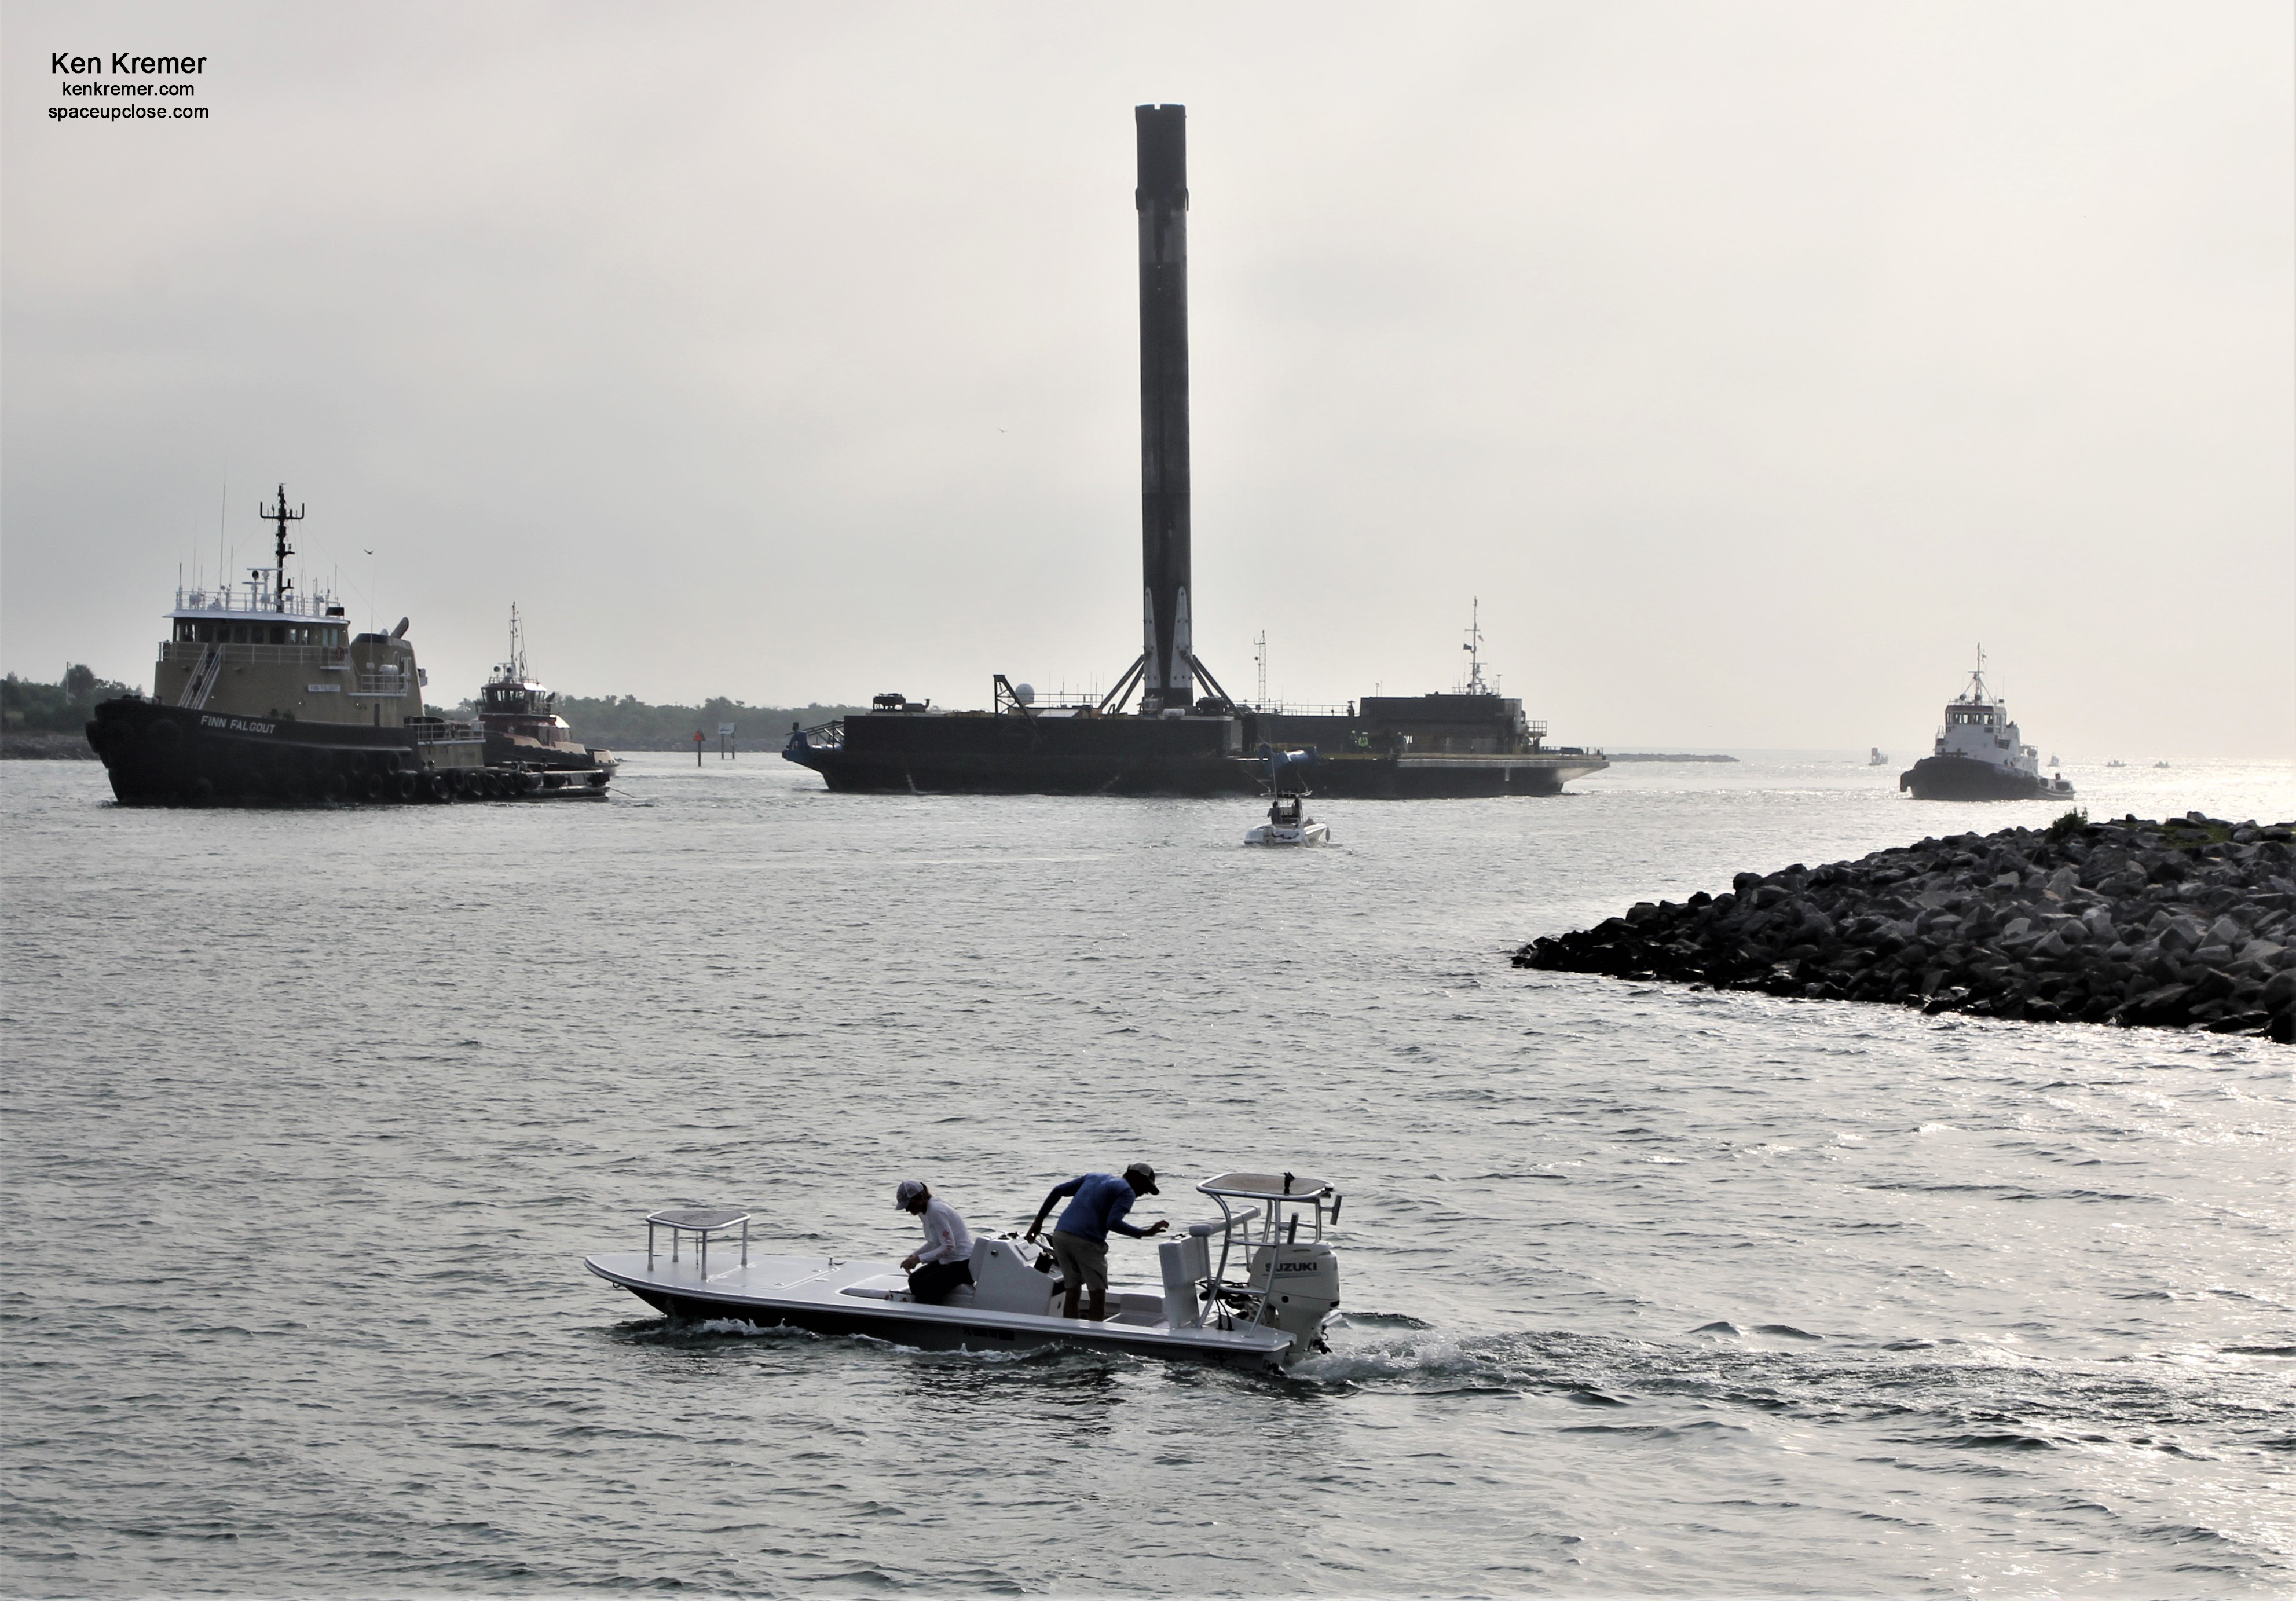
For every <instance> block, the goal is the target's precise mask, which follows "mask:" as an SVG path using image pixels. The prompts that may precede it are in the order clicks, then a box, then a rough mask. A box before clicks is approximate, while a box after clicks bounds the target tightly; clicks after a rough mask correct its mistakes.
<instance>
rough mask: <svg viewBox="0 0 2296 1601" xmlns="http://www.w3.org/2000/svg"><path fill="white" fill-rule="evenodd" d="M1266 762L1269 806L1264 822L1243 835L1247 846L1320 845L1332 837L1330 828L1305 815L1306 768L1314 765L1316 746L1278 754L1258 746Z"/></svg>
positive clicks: (1271, 747)
mask: <svg viewBox="0 0 2296 1601" xmlns="http://www.w3.org/2000/svg"><path fill="white" fill-rule="evenodd" d="M1259 754H1260V757H1261V759H1263V760H1265V761H1266V762H1267V789H1268V794H1269V797H1270V799H1269V803H1268V807H1267V822H1265V823H1263V824H1261V825H1259V827H1258V828H1255V829H1253V830H1251V832H1250V833H1247V834H1245V835H1244V836H1243V842H1244V843H1245V844H1247V845H1323V844H1328V843H1329V842H1331V838H1332V830H1331V827H1330V825H1327V824H1323V823H1318V822H1316V819H1315V818H1313V817H1309V816H1308V768H1311V767H1313V766H1314V765H1315V762H1316V747H1315V746H1313V745H1309V746H1308V748H1307V749H1306V750H1304V751H1278V750H1276V749H1275V748H1274V747H1273V746H1270V745H1262V746H1260V747H1259Z"/></svg>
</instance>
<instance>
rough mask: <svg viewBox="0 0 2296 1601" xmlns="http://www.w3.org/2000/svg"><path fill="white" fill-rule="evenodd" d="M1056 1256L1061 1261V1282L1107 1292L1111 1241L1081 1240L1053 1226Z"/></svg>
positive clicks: (1083, 1288)
mask: <svg viewBox="0 0 2296 1601" xmlns="http://www.w3.org/2000/svg"><path fill="white" fill-rule="evenodd" d="M1053 1260H1054V1261H1055V1262H1058V1263H1059V1264H1060V1268H1061V1283H1062V1284H1063V1285H1066V1286H1067V1287H1068V1288H1069V1289H1070V1290H1071V1291H1079V1290H1081V1291H1089V1292H1091V1293H1094V1294H1097V1295H1102V1296H1105V1295H1106V1294H1107V1293H1108V1242H1107V1241H1106V1240H1080V1239H1078V1237H1077V1236H1074V1235H1072V1234H1062V1232H1061V1231H1060V1230H1059V1229H1057V1228H1055V1229H1054V1230H1053Z"/></svg>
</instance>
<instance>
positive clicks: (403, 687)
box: [351, 673, 413, 695]
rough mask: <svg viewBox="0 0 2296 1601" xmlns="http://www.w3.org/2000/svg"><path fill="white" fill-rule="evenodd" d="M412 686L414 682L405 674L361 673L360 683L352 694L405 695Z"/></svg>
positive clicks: (359, 676)
mask: <svg viewBox="0 0 2296 1601" xmlns="http://www.w3.org/2000/svg"><path fill="white" fill-rule="evenodd" d="M412 684H413V680H412V679H410V678H408V677H407V676H406V674H405V673H361V674H359V675H358V683H357V686H356V687H355V688H353V690H352V691H351V693H352V694H362V695H403V694H406V692H407V690H408V688H409V687H410V686H412Z"/></svg>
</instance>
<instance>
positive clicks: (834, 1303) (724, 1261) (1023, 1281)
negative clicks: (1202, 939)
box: [583, 1172, 1343, 1369]
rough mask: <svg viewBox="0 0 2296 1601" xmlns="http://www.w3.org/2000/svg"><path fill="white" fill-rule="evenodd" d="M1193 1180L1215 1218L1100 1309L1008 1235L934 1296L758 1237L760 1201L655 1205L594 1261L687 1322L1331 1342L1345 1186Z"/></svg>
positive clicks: (1113, 1340) (892, 1336) (1097, 1340)
mask: <svg viewBox="0 0 2296 1601" xmlns="http://www.w3.org/2000/svg"><path fill="white" fill-rule="evenodd" d="M1196 1189H1197V1191H1198V1192H1199V1193H1200V1194H1202V1195H1209V1196H1210V1197H1211V1199H1212V1200H1213V1201H1214V1202H1215V1203H1217V1204H1218V1207H1219V1211H1220V1215H1219V1217H1218V1219H1215V1220H1211V1221H1207V1222H1201V1223H1191V1224H1189V1225H1188V1226H1187V1227H1186V1228H1185V1230H1183V1231H1182V1232H1181V1233H1180V1234H1179V1235H1178V1236H1177V1237H1176V1238H1171V1239H1166V1240H1162V1241H1160V1242H1159V1243H1158V1245H1157V1258H1158V1266H1159V1268H1160V1270H1161V1280H1162V1282H1161V1283H1159V1284H1152V1285H1115V1284H1111V1285H1110V1286H1109V1290H1108V1301H1107V1311H1108V1316H1107V1318H1105V1320H1103V1321H1100V1322H1094V1321H1092V1320H1091V1319H1089V1318H1063V1317H1062V1316H1061V1315H1060V1311H1061V1302H1062V1285H1061V1281H1060V1280H1059V1279H1058V1278H1057V1277H1054V1274H1053V1273H1052V1271H1051V1269H1050V1266H1049V1264H1050V1260H1051V1259H1050V1257H1049V1255H1047V1254H1046V1253H1043V1252H1039V1251H1038V1249H1037V1247H1036V1246H1034V1245H1032V1244H1027V1243H1026V1242H1024V1241H1022V1240H1020V1239H1016V1238H1014V1237H1013V1236H1011V1235H1005V1236H1002V1237H999V1238H994V1239H992V1238H990V1237H988V1236H986V1235H976V1236H973V1242H972V1261H971V1265H972V1283H971V1284H970V1285H959V1286H958V1287H957V1288H956V1289H955V1290H952V1291H950V1292H949V1293H948V1298H947V1300H946V1301H941V1302H939V1303H937V1304H926V1303H923V1302H920V1301H916V1300H914V1298H913V1297H912V1296H911V1295H910V1293H909V1282H908V1278H907V1277H906V1275H905V1274H903V1273H902V1272H901V1270H900V1269H899V1268H898V1267H897V1266H896V1265H895V1264H894V1263H891V1262H877V1261H849V1260H842V1259H840V1258H837V1257H819V1256H767V1255H764V1254H761V1253H758V1252H754V1251H752V1249H751V1242H750V1214H749V1213H747V1212H744V1211H739V1210H737V1209H734V1208H691V1209H679V1210H672V1211H657V1212H653V1213H651V1214H649V1215H648V1217H647V1218H646V1220H645V1221H646V1248H645V1249H644V1251H632V1252H623V1253H620V1254H618V1255H611V1256H593V1257H589V1258H587V1259H586V1260H585V1261H584V1264H583V1265H584V1266H586V1268H589V1270H590V1271H591V1272H593V1273H594V1274H596V1275H597V1276H598V1277H600V1278H603V1279H604V1280H605V1281H606V1282H607V1283H609V1284H614V1285H620V1286H621V1287H622V1288H623V1289H626V1290H627V1291H629V1292H630V1293H631V1294H633V1295H635V1296H636V1297H637V1298H638V1299H639V1300H641V1301H644V1302H645V1303H646V1304H647V1305H648V1306H651V1307H653V1308H655V1309H656V1310H659V1311H660V1312H662V1313H664V1314H666V1315H667V1316H668V1317H669V1318H672V1319H673V1320H676V1321H680V1322H703V1321H709V1320H711V1319H716V1318H726V1319H730V1320H734V1321H737V1322H742V1323H749V1324H754V1325H757V1326H760V1327H773V1326H777V1325H786V1326H790V1327H792V1328H804V1329H810V1330H812V1331H814V1332H815V1333H816V1334H869V1335H872V1336H873V1337H875V1338H877V1339H880V1340H890V1341H892V1342H895V1343H897V1344H901V1345H914V1346H918V1347H921V1348H922V1349H924V1350H928V1351H1023V1350H1028V1349H1029V1348H1031V1347H1036V1346H1044V1345H1078V1346H1083V1347H1086V1348H1087V1349H1090V1350H1095V1351H1122V1352H1125V1353H1127V1354H1128V1355H1132V1356H1154V1357H1172V1358H1178V1359H1185V1360H1190V1361H1202V1362H1219V1363H1226V1364H1231V1365H1238V1366H1244V1367H1259V1368H1276V1369H1280V1368H1282V1367H1285V1366H1287V1365H1289V1364H1290V1363H1292V1362H1295V1361H1297V1360H1299V1359H1300V1358H1301V1357H1303V1356H1306V1355H1308V1353H1310V1352H1312V1351H1321V1350H1323V1349H1324V1340H1323V1330H1324V1324H1325V1323H1326V1322H1328V1321H1329V1320H1330V1318H1331V1317H1332V1314H1333V1312H1334V1311H1336V1310H1338V1308H1339V1304H1340V1269H1339V1262H1338V1259H1337V1258H1335V1257H1334V1256H1333V1254H1332V1248H1331V1247H1330V1246H1328V1245H1326V1244H1324V1225H1325V1224H1327V1223H1337V1222H1338V1221H1339V1217H1340V1203H1341V1200H1342V1199H1343V1197H1342V1196H1341V1195H1340V1193H1339V1191H1337V1190H1336V1189H1334V1188H1333V1187H1332V1186H1330V1185H1329V1184H1326V1183H1324V1181H1323V1180H1322V1179H1319V1178H1300V1177H1298V1176H1297V1175H1294V1174H1292V1173H1242V1172H1238V1173H1222V1174H1219V1175H1218V1176H1217V1177H1216V1178H1207V1179H1205V1180H1204V1181H1203V1182H1202V1183H1201V1184H1199V1185H1197V1186H1196ZM1303 1224H1304V1225H1306V1226H1307V1227H1305V1228H1303V1227H1301V1226H1302V1225H1303ZM1303 1233H1304V1234H1306V1236H1307V1237H1306V1238H1305V1239H1302V1238H1300V1236H1301V1235H1302V1234H1303ZM665 1235H666V1236H668V1247H667V1249H665V1248H664V1247H663V1245H662V1244H661V1240H662V1236H665Z"/></svg>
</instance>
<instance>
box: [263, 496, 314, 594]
mask: <svg viewBox="0 0 2296 1601" xmlns="http://www.w3.org/2000/svg"><path fill="white" fill-rule="evenodd" d="M255 512H256V515H258V517H261V518H263V519H265V520H266V521H270V522H275V523H277V524H278V525H279V555H278V565H277V566H275V567H274V568H273V569H272V570H271V571H272V573H273V576H274V579H275V583H274V585H273V588H272V609H273V610H275V611H278V612H284V611H285V610H286V609H287V591H288V589H289V587H291V586H290V585H289V584H288V581H287V558H288V557H289V556H291V555H293V554H295V547H294V546H291V545H290V544H288V543H287V525H288V524H289V523H291V522H300V521H302V520H303V508H302V507H301V506H297V507H296V508H295V509H294V510H293V511H289V510H288V509H287V486H286V485H285V484H281V485H280V486H279V504H278V505H264V504H263V503H262V502H261V501H258V502H256V504H255ZM258 571H259V570H258Z"/></svg>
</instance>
